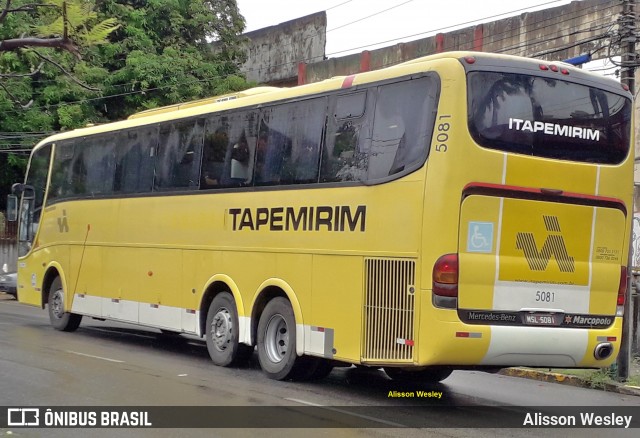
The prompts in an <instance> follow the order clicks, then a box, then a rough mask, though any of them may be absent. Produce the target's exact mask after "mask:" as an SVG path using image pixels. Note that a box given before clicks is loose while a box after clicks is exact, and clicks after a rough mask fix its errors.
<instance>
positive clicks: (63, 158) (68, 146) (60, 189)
mask: <svg viewBox="0 0 640 438" xmlns="http://www.w3.org/2000/svg"><path fill="white" fill-rule="evenodd" d="M74 149H75V146H74V144H73V143H71V142H60V143H57V144H56V145H55V151H54V154H55V158H54V160H53V168H52V169H51V187H50V188H49V198H50V199H52V200H62V199H65V198H69V197H71V196H72V195H73V190H72V175H73V173H72V165H73V151H74Z"/></svg>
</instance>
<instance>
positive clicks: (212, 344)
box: [206, 292, 253, 367]
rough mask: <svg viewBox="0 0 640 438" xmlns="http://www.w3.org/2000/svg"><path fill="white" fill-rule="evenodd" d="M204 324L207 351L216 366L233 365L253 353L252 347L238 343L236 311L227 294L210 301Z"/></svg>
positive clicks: (238, 333) (232, 301) (233, 302)
mask: <svg viewBox="0 0 640 438" xmlns="http://www.w3.org/2000/svg"><path fill="white" fill-rule="evenodd" d="M206 324H207V326H206V338H207V350H208V351H209V356H211V360H212V361H213V363H215V364H216V365H219V366H223V367H226V366H231V365H235V364H237V363H239V362H242V361H246V360H247V359H248V358H249V356H251V353H253V348H252V347H250V346H248V345H245V344H241V343H240V331H239V323H238V310H237V307H236V303H235V300H234V299H233V296H232V295H231V294H230V293H229V292H221V293H219V294H218V295H216V296H215V298H214V299H213V301H211V305H209V312H208V313H207V323H206Z"/></svg>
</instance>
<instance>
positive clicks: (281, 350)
mask: <svg viewBox="0 0 640 438" xmlns="http://www.w3.org/2000/svg"><path fill="white" fill-rule="evenodd" d="M264 343H265V352H266V353H267V357H268V358H269V360H270V361H271V362H274V363H278V362H280V361H282V359H284V357H285V356H286V354H287V351H288V350H289V328H288V327H287V322H286V321H285V319H284V318H283V317H282V315H279V314H278V315H273V316H272V317H271V319H269V322H268V323H267V327H266V329H265V336H264Z"/></svg>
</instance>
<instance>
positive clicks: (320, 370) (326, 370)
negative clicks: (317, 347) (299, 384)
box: [309, 358, 333, 380]
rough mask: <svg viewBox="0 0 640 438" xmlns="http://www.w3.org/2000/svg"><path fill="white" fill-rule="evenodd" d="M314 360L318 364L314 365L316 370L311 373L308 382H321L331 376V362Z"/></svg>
mask: <svg viewBox="0 0 640 438" xmlns="http://www.w3.org/2000/svg"><path fill="white" fill-rule="evenodd" d="M316 359H317V360H318V363H317V365H316V369H315V370H314V371H313V373H312V374H311V376H309V380H322V379H324V378H325V377H327V376H328V375H329V374H331V371H332V370H333V364H332V363H331V361H329V360H327V359H319V358H316Z"/></svg>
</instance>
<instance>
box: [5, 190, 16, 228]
mask: <svg viewBox="0 0 640 438" xmlns="http://www.w3.org/2000/svg"><path fill="white" fill-rule="evenodd" d="M7 220H8V221H9V222H15V221H17V220H18V197H17V196H16V195H9V196H7Z"/></svg>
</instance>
